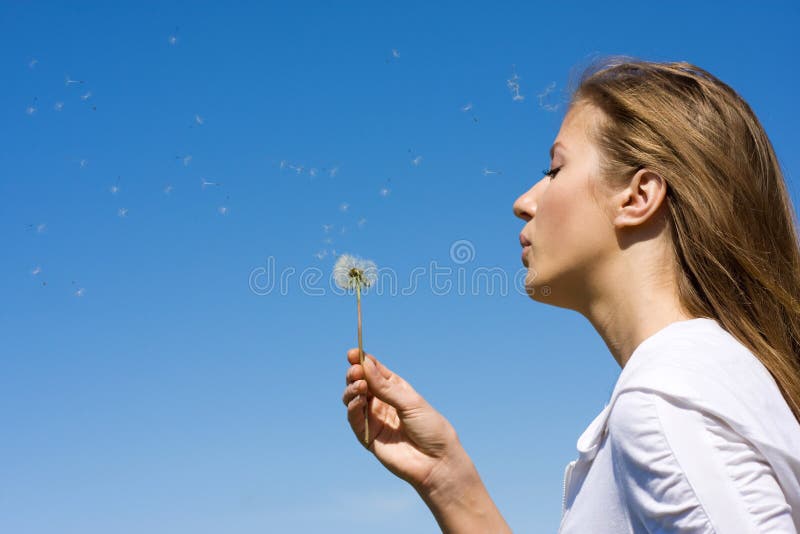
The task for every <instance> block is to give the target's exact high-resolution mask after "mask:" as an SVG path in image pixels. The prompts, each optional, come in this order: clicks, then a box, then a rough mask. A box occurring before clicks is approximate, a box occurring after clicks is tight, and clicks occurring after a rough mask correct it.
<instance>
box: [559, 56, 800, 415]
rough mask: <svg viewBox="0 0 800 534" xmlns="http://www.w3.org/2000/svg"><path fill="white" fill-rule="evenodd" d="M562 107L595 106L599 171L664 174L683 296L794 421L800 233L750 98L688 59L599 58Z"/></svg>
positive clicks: (799, 407) (614, 180) (621, 176)
mask: <svg viewBox="0 0 800 534" xmlns="http://www.w3.org/2000/svg"><path fill="white" fill-rule="evenodd" d="M573 87H574V89H573V90H572V93H571V98H570V106H574V105H576V104H579V103H589V104H590V105H593V106H595V107H596V108H599V109H600V110H602V113H601V114H600V115H601V118H600V119H599V120H598V121H597V123H596V124H595V125H594V129H593V131H591V132H590V135H591V137H592V138H593V141H594V142H595V143H596V144H597V146H598V148H599V150H600V154H601V176H602V177H604V179H605V181H604V183H605V184H607V185H609V186H614V185H623V184H624V181H626V180H627V179H629V178H630V176H632V175H633V174H634V173H635V171H636V170H637V169H640V168H648V169H649V170H651V171H653V172H655V173H656V174H658V175H660V176H661V177H662V178H663V179H664V180H665V181H666V183H667V196H666V200H667V203H668V213H669V216H670V219H671V220H670V229H671V232H670V235H671V238H672V239H671V241H672V249H673V252H674V256H673V257H674V267H675V269H676V271H677V272H676V275H677V280H678V288H677V289H678V296H679V299H680V302H681V304H682V305H683V306H684V307H685V309H686V310H687V311H688V312H689V313H690V315H691V316H694V317H710V318H713V319H715V320H717V321H718V322H719V323H720V325H721V326H722V327H723V328H724V329H725V330H727V331H728V332H729V333H731V334H732V335H733V336H734V337H736V338H737V339H738V340H739V341H740V342H741V343H742V344H743V345H745V346H746V347H747V348H748V349H750V351H751V352H752V353H753V354H754V355H755V356H756V357H757V358H758V359H759V360H760V361H761V363H762V364H763V365H764V366H765V367H766V368H767V370H768V371H769V372H770V373H771V374H772V377H773V378H774V379H775V381H776V382H777V384H778V387H779V389H780V391H781V394H782V395H783V397H784V399H785V400H786V402H787V404H788V405H789V408H790V409H791V410H792V412H793V413H794V416H795V418H796V419H797V420H798V422H800V242H799V241H798V231H797V219H796V215H795V213H794V211H793V208H792V204H791V199H790V196H789V193H788V191H787V187H786V183H785V181H784V178H783V173H782V172H781V168H780V165H779V163H778V158H777V157H776V155H775V152H774V150H773V147H772V143H771V142H770V140H769V138H768V137H767V134H766V133H765V132H764V129H763V127H762V126H761V123H760V122H759V120H758V119H757V118H756V116H755V114H754V113H753V111H752V110H751V109H750V106H749V105H748V104H747V103H746V102H745V101H744V99H742V97H741V96H739V95H738V94H737V93H736V91H734V90H733V89H732V88H731V87H729V86H728V85H727V84H725V83H723V82H722V81H720V80H719V79H717V78H716V77H714V76H713V75H711V74H710V73H708V72H707V71H705V70H703V69H701V68H699V67H697V66H695V65H692V64H689V63H685V62H676V63H656V62H649V61H642V60H638V59H633V58H627V57H612V58H605V59H601V60H600V61H596V62H594V63H592V64H590V65H589V67H587V68H585V69H584V70H583V71H582V73H581V75H580V79H579V82H578V83H577V85H576V84H574V83H573Z"/></svg>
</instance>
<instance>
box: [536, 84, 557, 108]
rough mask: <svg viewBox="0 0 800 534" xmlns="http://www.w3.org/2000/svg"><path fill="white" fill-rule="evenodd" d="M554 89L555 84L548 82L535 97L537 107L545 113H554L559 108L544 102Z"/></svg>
mask: <svg viewBox="0 0 800 534" xmlns="http://www.w3.org/2000/svg"><path fill="white" fill-rule="evenodd" d="M555 88H556V82H550V85H548V86H547V87H545V89H544V91H543V92H541V93H539V94H538V95H536V96H537V98H538V99H539V107H541V108H542V109H544V110H545V111H556V110H558V108H559V106H560V104H549V103H546V102H545V101H544V99H545V98H547V95H549V94H550V93H552V92H553V90H554V89H555Z"/></svg>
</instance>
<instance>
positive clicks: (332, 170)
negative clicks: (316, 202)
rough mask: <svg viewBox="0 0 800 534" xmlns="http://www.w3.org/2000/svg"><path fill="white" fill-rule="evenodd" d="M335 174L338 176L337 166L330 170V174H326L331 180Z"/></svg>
mask: <svg viewBox="0 0 800 534" xmlns="http://www.w3.org/2000/svg"><path fill="white" fill-rule="evenodd" d="M337 174H339V167H338V166H337V167H334V168H332V169H331V170H330V172H328V176H330V177H331V178H334V177H335V176H336V175H337Z"/></svg>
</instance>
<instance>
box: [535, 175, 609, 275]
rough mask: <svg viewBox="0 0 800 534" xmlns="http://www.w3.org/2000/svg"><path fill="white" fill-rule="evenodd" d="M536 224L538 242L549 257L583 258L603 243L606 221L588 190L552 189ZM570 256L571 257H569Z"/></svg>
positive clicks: (571, 259) (543, 252) (574, 259)
mask: <svg viewBox="0 0 800 534" xmlns="http://www.w3.org/2000/svg"><path fill="white" fill-rule="evenodd" d="M549 193H551V194H549V195H548V197H547V200H546V204H545V205H544V206H543V209H542V215H544V216H543V217H541V218H540V219H539V221H537V224H536V234H535V235H534V236H533V237H534V239H535V240H537V241H538V243H537V241H534V244H535V245H536V244H538V245H539V247H535V248H540V249H541V252H542V254H546V256H547V257H548V258H556V257H558V258H564V259H565V261H568V262H573V261H581V260H580V258H581V257H583V256H591V255H593V254H594V252H593V251H595V250H596V249H597V247H599V246H602V242H603V240H604V237H603V236H604V235H605V223H604V219H603V217H602V214H601V213H600V212H599V208H598V207H596V206H595V205H594V203H593V201H592V199H590V198H589V197H588V195H587V194H586V193H585V192H584V191H579V192H575V191H567V190H564V191H556V190H555V189H551V190H550V191H549ZM567 257H569V258H570V259H569V260H567V259H566V258H567Z"/></svg>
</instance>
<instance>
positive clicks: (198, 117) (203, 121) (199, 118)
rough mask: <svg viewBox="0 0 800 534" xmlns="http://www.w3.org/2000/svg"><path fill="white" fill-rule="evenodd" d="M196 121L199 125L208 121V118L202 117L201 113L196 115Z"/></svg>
mask: <svg viewBox="0 0 800 534" xmlns="http://www.w3.org/2000/svg"><path fill="white" fill-rule="evenodd" d="M194 122H195V123H197V125H198V126H202V125H203V123H205V122H206V120H205V119H204V118H203V117H201V116H200V115H195V116H194Z"/></svg>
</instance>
